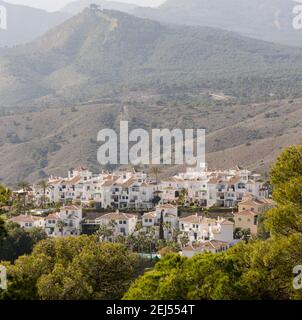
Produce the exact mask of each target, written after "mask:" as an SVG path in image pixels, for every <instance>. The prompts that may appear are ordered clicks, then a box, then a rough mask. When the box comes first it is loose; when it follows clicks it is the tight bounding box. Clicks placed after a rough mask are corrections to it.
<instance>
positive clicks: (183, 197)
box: [178, 188, 188, 206]
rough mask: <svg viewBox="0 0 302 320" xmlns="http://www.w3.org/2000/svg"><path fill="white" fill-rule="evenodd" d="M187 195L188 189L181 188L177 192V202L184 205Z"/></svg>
mask: <svg viewBox="0 0 302 320" xmlns="http://www.w3.org/2000/svg"><path fill="white" fill-rule="evenodd" d="M187 196H188V190H187V189H185V188H183V189H181V191H180V193H179V198H178V203H179V204H180V205H181V206H184V205H185V203H186V202H187Z"/></svg>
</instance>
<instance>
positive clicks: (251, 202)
mask: <svg viewBox="0 0 302 320" xmlns="http://www.w3.org/2000/svg"><path fill="white" fill-rule="evenodd" d="M265 204H270V205H274V204H275V203H274V201H273V200H270V199H247V200H243V201H242V202H240V203H239V205H246V206H260V205H265Z"/></svg>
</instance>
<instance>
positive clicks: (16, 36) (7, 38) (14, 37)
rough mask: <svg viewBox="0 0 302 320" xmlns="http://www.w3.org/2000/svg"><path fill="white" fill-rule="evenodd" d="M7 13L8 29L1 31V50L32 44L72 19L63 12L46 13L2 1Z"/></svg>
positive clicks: (0, 2)
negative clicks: (52, 29)
mask: <svg viewBox="0 0 302 320" xmlns="http://www.w3.org/2000/svg"><path fill="white" fill-rule="evenodd" d="M0 6H4V7H5V8H6V11H7V23H8V25H7V29H6V30H3V29H0V48H1V47H5V46H15V45H19V44H24V43H27V42H30V41H32V40H34V39H35V38H37V37H38V36H40V35H42V34H43V33H45V32H46V31H48V30H49V29H51V28H53V27H55V26H57V25H59V24H61V23H62V22H63V21H64V20H66V19H68V18H69V17H70V14H67V13H62V12H54V13H50V12H46V11H43V10H40V9H35V8H31V7H26V6H21V5H14V4H9V3H6V2H4V1H1V0H0Z"/></svg>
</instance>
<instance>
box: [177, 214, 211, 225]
mask: <svg viewBox="0 0 302 320" xmlns="http://www.w3.org/2000/svg"><path fill="white" fill-rule="evenodd" d="M179 221H181V222H185V223H195V224H209V223H216V220H215V219H209V218H205V217H203V216H196V215H191V216H188V217H184V218H180V219H179Z"/></svg>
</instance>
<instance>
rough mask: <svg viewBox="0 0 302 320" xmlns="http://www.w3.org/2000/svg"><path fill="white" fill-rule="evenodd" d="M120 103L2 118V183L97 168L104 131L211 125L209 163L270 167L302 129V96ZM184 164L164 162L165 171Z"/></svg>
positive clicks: (147, 98)
mask: <svg viewBox="0 0 302 320" xmlns="http://www.w3.org/2000/svg"><path fill="white" fill-rule="evenodd" d="M117 99H118V100H117V101H116V102H115V103H112V102H111V103H109V102H108V103H103V104H92V105H82V106H77V107H76V108H60V107H58V108H51V109H47V110H44V111H36V112H25V113H24V112H21V113H18V114H15V115H7V116H1V117H0V137H1V139H0V159H1V162H0V182H1V181H2V182H5V183H7V184H10V185H14V184H15V183H16V182H18V181H20V180H24V179H25V180H29V181H37V180H39V179H41V178H44V177H45V176H47V175H49V174H57V175H65V174H66V171H67V170H68V169H69V168H72V167H76V166H79V165H88V166H89V167H90V168H92V169H93V170H94V171H95V172H97V171H99V170H100V169H101V167H100V166H99V164H98V163H97V150H98V148H99V146H100V144H99V143H98V142H97V134H98V132H99V130H101V129H104V128H112V129H115V130H116V131H117V132H118V130H119V129H118V128H119V121H120V120H121V119H124V120H128V121H129V123H130V127H131V128H145V129H146V130H150V129H151V128H154V127H157V128H167V127H169V128H170V129H172V128H206V129H207V141H206V143H207V161H208V162H209V165H210V167H211V168H229V167H232V166H235V165H237V164H240V165H242V166H247V167H248V168H250V169H256V170H257V171H260V172H265V171H266V170H267V169H268V168H269V166H270V164H271V163H272V162H273V161H274V160H275V158H276V157H277V156H278V155H279V153H280V152H281V150H282V149H283V148H284V147H286V146H288V145H291V144H297V143H298V142H299V141H300V139H301V136H302V126H301V118H302V99H297V100H295V101H290V102H287V101H275V102H270V103H261V104H248V105H234V106H229V107H225V106H213V107H211V108H209V107H208V106H207V105H188V106H186V107H184V106H182V105H181V104H179V105H173V106H166V105H165V106H164V105H161V104H160V103H159V102H158V99H160V97H158V96H155V95H154V94H153V93H152V92H145V93H144V95H143V98H137V99H136V100H134V99H135V98H134V97H133V96H125V97H121V96H118V97H117ZM179 169H181V168H178V167H171V168H166V172H165V175H169V174H172V173H175V172H176V171H177V170H179Z"/></svg>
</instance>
